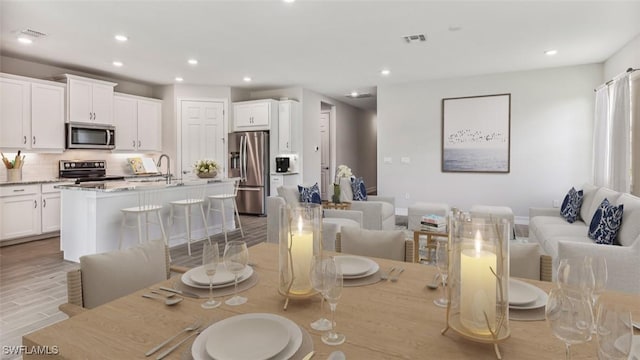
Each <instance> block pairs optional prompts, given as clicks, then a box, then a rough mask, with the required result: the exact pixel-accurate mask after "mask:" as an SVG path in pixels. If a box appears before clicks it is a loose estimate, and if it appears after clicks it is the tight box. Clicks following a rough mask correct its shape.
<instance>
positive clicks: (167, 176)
mask: <svg viewBox="0 0 640 360" xmlns="http://www.w3.org/2000/svg"><path fill="white" fill-rule="evenodd" d="M162 158H167V174H166V175H165V177H166V179H167V184H171V158H170V157H169V155H167V154H162V155H160V157H159V158H158V163H157V164H156V166H157V167H158V168H160V164H161V163H162Z"/></svg>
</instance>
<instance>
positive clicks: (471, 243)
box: [443, 214, 511, 359]
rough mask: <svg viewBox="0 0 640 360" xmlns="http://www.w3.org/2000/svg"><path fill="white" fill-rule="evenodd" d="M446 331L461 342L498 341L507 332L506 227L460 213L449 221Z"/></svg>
mask: <svg viewBox="0 0 640 360" xmlns="http://www.w3.org/2000/svg"><path fill="white" fill-rule="evenodd" d="M449 226H450V235H449V236H450V237H449V276H448V286H449V306H448V308H447V327H446V328H445V329H444V330H443V334H444V332H446V331H447V330H448V329H449V328H451V329H453V330H454V331H456V332H457V333H459V334H460V335H462V336H463V337H465V338H468V339H471V340H474V341H478V342H484V343H493V344H494V346H495V350H496V355H497V357H498V359H500V358H501V355H500V352H499V349H498V346H497V344H498V342H500V341H502V340H505V339H507V338H508V337H509V336H510V334H511V332H510V329H509V234H510V231H511V229H510V224H509V222H507V221H497V220H494V219H491V218H489V219H486V218H470V217H468V216H466V215H465V214H458V215H456V216H451V217H450V224H449Z"/></svg>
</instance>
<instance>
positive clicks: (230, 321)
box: [205, 316, 290, 360]
mask: <svg viewBox="0 0 640 360" xmlns="http://www.w3.org/2000/svg"><path fill="white" fill-rule="evenodd" d="M289 339H290V335H289V330H288V329H287V327H286V326H285V325H284V324H282V323H281V322H279V321H278V320H274V319H271V318H262V317H248V316H245V317H241V316H234V317H231V318H227V319H225V320H222V321H219V322H218V323H216V324H214V325H213V326H211V331H209V336H207V343H206V346H205V348H206V349H207V354H209V356H211V357H212V358H214V359H216V360H235V359H247V360H250V359H253V360H267V359H269V358H270V357H272V356H275V355H277V354H278V353H279V352H280V351H282V350H283V349H284V348H285V347H286V346H287V344H289ZM248 344H251V345H250V346H247V345H248Z"/></svg>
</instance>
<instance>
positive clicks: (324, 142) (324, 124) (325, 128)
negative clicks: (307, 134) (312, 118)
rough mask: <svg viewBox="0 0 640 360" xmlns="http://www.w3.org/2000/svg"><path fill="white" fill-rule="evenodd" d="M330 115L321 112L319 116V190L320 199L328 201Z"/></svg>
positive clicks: (329, 182)
mask: <svg viewBox="0 0 640 360" xmlns="http://www.w3.org/2000/svg"><path fill="white" fill-rule="evenodd" d="M330 117H331V116H330V115H329V113H328V112H323V113H321V114H320V179H321V185H320V187H321V189H320V197H322V199H328V198H329V195H328V193H327V186H330V184H331V183H332V181H331V156H330V155H331V149H330V147H329V144H330V143H329V139H330V132H329V123H330V121H329V119H330Z"/></svg>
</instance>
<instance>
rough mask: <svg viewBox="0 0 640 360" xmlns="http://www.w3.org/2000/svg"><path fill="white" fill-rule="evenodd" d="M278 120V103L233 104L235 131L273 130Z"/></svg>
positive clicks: (260, 101)
mask: <svg viewBox="0 0 640 360" xmlns="http://www.w3.org/2000/svg"><path fill="white" fill-rule="evenodd" d="M277 119H278V102H277V101H275V100H255V101H243V102H237V103H233V131H254V130H271V124H272V123H273V122H274V121H277Z"/></svg>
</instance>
